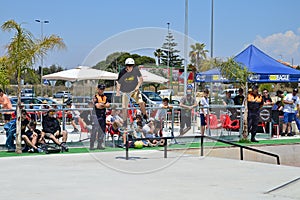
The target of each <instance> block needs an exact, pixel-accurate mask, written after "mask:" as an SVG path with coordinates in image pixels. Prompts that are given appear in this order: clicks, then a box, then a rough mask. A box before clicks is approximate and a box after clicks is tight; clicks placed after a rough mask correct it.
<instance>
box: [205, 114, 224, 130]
mask: <svg viewBox="0 0 300 200" xmlns="http://www.w3.org/2000/svg"><path fill="white" fill-rule="evenodd" d="M208 117H209V119H207V118H208ZM206 121H207V122H208V127H209V128H210V129H218V128H221V127H222V123H220V121H219V120H218V118H217V116H216V115H215V114H209V115H207V116H206Z"/></svg>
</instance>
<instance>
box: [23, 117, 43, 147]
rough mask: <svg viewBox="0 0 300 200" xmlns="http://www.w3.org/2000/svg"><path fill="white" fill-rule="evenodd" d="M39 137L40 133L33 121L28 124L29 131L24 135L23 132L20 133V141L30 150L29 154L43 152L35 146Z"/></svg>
mask: <svg viewBox="0 0 300 200" xmlns="http://www.w3.org/2000/svg"><path fill="white" fill-rule="evenodd" d="M40 136H41V131H40V130H38V129H37V128H36V122H35V121H31V122H29V129H28V130H27V131H26V132H25V133H24V132H22V133H21V137H22V139H23V140H24V141H25V143H26V144H27V145H28V147H29V148H30V149H29V150H28V152H29V153H35V152H38V153H40V152H43V150H42V149H41V148H39V147H37V146H36V145H37V143H38V139H39V137H40Z"/></svg>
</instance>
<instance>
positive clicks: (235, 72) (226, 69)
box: [215, 58, 252, 140]
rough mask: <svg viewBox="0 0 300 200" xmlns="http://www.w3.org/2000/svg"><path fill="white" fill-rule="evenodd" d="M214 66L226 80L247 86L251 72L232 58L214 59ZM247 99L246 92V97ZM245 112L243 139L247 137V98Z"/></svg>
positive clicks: (243, 86)
mask: <svg viewBox="0 0 300 200" xmlns="http://www.w3.org/2000/svg"><path fill="white" fill-rule="evenodd" d="M215 66H217V67H218V68H219V69H220V71H221V74H222V76H223V77H225V78H227V79H228V80H232V81H235V82H238V83H239V84H240V85H241V87H242V88H248V82H247V81H248V77H249V75H251V74H252V73H251V72H249V71H248V70H247V68H246V67H243V66H242V65H240V64H239V63H237V62H236V61H235V60H234V59H233V58H229V59H227V61H225V62H220V61H218V60H215ZM245 99H247V92H246V97H245ZM244 106H245V112H244V118H243V132H242V135H243V139H244V140H247V137H248V114H247V113H248V104H247V100H245V101H244Z"/></svg>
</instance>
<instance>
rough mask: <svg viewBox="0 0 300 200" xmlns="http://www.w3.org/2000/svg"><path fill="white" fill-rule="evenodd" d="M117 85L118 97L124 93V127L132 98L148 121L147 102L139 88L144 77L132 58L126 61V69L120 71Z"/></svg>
mask: <svg viewBox="0 0 300 200" xmlns="http://www.w3.org/2000/svg"><path fill="white" fill-rule="evenodd" d="M116 83H117V91H116V96H120V94H121V93H120V92H122V108H123V119H124V122H125V123H124V126H126V125H127V123H126V121H127V120H126V119H127V108H128V103H129V99H130V97H131V98H133V99H135V101H136V102H137V103H138V104H139V106H140V108H141V112H142V114H143V117H144V119H147V118H148V117H147V114H146V108H145V102H144V101H143V99H142V95H141V93H140V91H139V88H140V86H141V85H142V83H143V77H142V74H141V72H140V70H139V68H138V67H137V66H135V61H134V60H133V59H132V58H127V59H126V60H125V68H123V69H122V70H121V71H120V73H119V76H118V79H117V82H116Z"/></svg>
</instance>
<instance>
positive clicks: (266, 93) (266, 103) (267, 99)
mask: <svg viewBox="0 0 300 200" xmlns="http://www.w3.org/2000/svg"><path fill="white" fill-rule="evenodd" d="M262 99H263V102H264V104H263V105H264V106H270V105H273V102H272V99H271V97H270V94H269V91H268V90H267V89H266V88H265V89H263V96H262Z"/></svg>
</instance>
